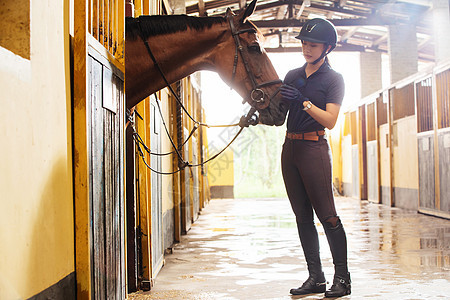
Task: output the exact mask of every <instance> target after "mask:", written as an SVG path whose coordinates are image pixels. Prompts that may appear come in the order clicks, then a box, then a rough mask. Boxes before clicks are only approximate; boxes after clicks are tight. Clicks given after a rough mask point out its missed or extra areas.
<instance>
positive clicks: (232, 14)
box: [225, 7, 234, 17]
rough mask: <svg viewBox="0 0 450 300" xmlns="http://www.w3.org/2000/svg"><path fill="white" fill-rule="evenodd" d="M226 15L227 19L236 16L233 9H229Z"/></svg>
mask: <svg viewBox="0 0 450 300" xmlns="http://www.w3.org/2000/svg"><path fill="white" fill-rule="evenodd" d="M225 15H226V16H227V17H229V16H234V13H233V11H232V10H231V8H229V7H227V12H226V13H225Z"/></svg>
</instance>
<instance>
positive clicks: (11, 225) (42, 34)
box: [0, 0, 74, 299]
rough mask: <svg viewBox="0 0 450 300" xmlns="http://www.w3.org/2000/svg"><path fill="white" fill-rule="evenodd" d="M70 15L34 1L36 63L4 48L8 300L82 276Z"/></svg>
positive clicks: (2, 292) (58, 4)
mask: <svg viewBox="0 0 450 300" xmlns="http://www.w3.org/2000/svg"><path fill="white" fill-rule="evenodd" d="M68 14H69V10H68V7H67V5H64V2H63V1H53V2H52V5H48V1H42V0H36V1H34V0H33V5H32V6H31V9H30V23H31V24H30V28H31V33H30V45H31V53H30V59H29V60H28V59H25V58H22V57H20V56H18V55H15V54H13V53H12V52H10V51H8V50H6V49H5V48H2V47H0V99H1V105H2V108H1V109H0V141H1V144H2V146H1V147H0V157H1V163H0V164H1V165H0V170H1V171H0V241H1V242H0V299H24V298H29V297H31V296H33V295H35V294H37V293H39V292H40V291H42V290H44V289H46V288H47V287H49V286H51V285H53V284H55V283H57V282H58V281H59V280H61V279H62V278H64V277H65V276H67V275H68V274H70V273H72V272H74V234H73V232H74V228H73V189H72V152H71V149H72V143H71V139H72V137H71V100H70V73H69V72H70V71H69V70H70V62H69V29H68V27H69V26H68Z"/></svg>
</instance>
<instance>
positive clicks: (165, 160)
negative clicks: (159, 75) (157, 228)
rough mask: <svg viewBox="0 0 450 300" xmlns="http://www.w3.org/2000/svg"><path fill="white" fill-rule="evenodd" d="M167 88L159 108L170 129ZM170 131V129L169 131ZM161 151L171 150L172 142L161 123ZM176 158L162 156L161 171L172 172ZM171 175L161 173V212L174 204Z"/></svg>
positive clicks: (162, 92) (174, 156) (173, 156)
mask: <svg viewBox="0 0 450 300" xmlns="http://www.w3.org/2000/svg"><path fill="white" fill-rule="evenodd" d="M167 92H168V90H167V89H164V90H162V91H161V93H160V94H161V96H160V98H161V102H160V103H159V104H160V105H161V110H162V113H163V117H164V121H165V122H166V125H167V129H168V130H170V125H169V124H170V123H169V122H171V118H170V114H169V112H170V102H169V96H168V93H167ZM169 132H170V131H169ZM161 147H162V149H161V152H162V153H169V152H172V151H173V147H172V143H171V142H170V140H169V138H168V137H167V133H166V130H165V129H164V125H163V124H161ZM174 159H175V160H176V159H177V157H176V154H172V155H166V156H163V157H162V161H161V168H162V171H163V172H172V171H173V162H172V161H173V160H174ZM173 184H174V183H173V176H172V175H163V176H162V212H163V214H164V213H165V212H166V211H168V210H170V209H172V208H173V205H174V197H173Z"/></svg>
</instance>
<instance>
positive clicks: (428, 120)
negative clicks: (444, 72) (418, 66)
mask: <svg viewBox="0 0 450 300" xmlns="http://www.w3.org/2000/svg"><path fill="white" fill-rule="evenodd" d="M432 88H433V87H432V80H431V77H428V78H426V79H424V80H422V81H420V82H417V83H416V100H417V129H418V132H425V131H430V130H433V101H432V99H433V98H432Z"/></svg>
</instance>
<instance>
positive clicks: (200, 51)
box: [125, 0, 287, 125]
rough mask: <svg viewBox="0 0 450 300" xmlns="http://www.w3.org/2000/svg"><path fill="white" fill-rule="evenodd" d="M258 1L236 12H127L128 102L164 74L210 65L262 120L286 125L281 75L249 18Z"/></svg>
mask: <svg viewBox="0 0 450 300" xmlns="http://www.w3.org/2000/svg"><path fill="white" fill-rule="evenodd" d="M255 6H256V0H253V2H252V3H251V4H250V5H249V6H248V7H247V8H246V9H245V10H243V11H242V12H240V13H239V14H238V15H235V14H233V13H232V12H231V10H228V11H227V13H226V15H225V17H189V16H185V15H177V16H141V17H139V18H127V20H126V38H125V72H126V73H125V74H126V75H125V89H126V105H127V108H131V107H133V106H135V105H136V104H138V103H139V102H140V101H141V100H143V99H144V98H146V97H148V96H149V95H151V94H152V93H154V92H156V91H158V90H160V89H162V88H164V87H165V86H167V83H166V81H165V79H164V77H165V78H166V79H167V82H168V83H173V82H176V81H177V80H180V79H182V78H184V77H186V76H188V75H190V74H192V73H194V72H196V71H199V70H212V71H215V72H217V73H219V75H220V76H221V78H222V79H223V80H224V81H225V82H226V83H227V84H228V85H229V86H231V87H232V88H234V89H235V90H236V91H237V92H238V93H239V94H240V95H241V96H242V97H243V98H244V99H245V100H246V101H247V102H249V104H250V105H251V106H252V107H254V108H256V109H257V110H258V111H259V120H260V122H261V123H263V124H267V125H282V124H283V123H284V120H285V116H286V111H287V106H286V104H285V103H283V101H282V98H281V95H280V94H279V93H278V89H279V87H280V85H281V81H280V80H279V78H278V75H277V73H276V71H275V69H274V68H273V66H272V63H271V62H270V60H269V58H268V56H267V54H266V52H265V51H264V49H263V48H262V47H261V46H260V44H259V42H258V30H257V28H256V27H255V26H254V25H253V24H252V23H251V22H250V21H248V20H247V18H248V17H249V16H250V15H251V14H252V13H253V11H254V9H255ZM146 43H147V45H148V47H147V45H146ZM150 49H151V50H150ZM151 56H153V57H154V60H152V58H151ZM162 74H164V76H163V75H162ZM222 105H226V103H222Z"/></svg>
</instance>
